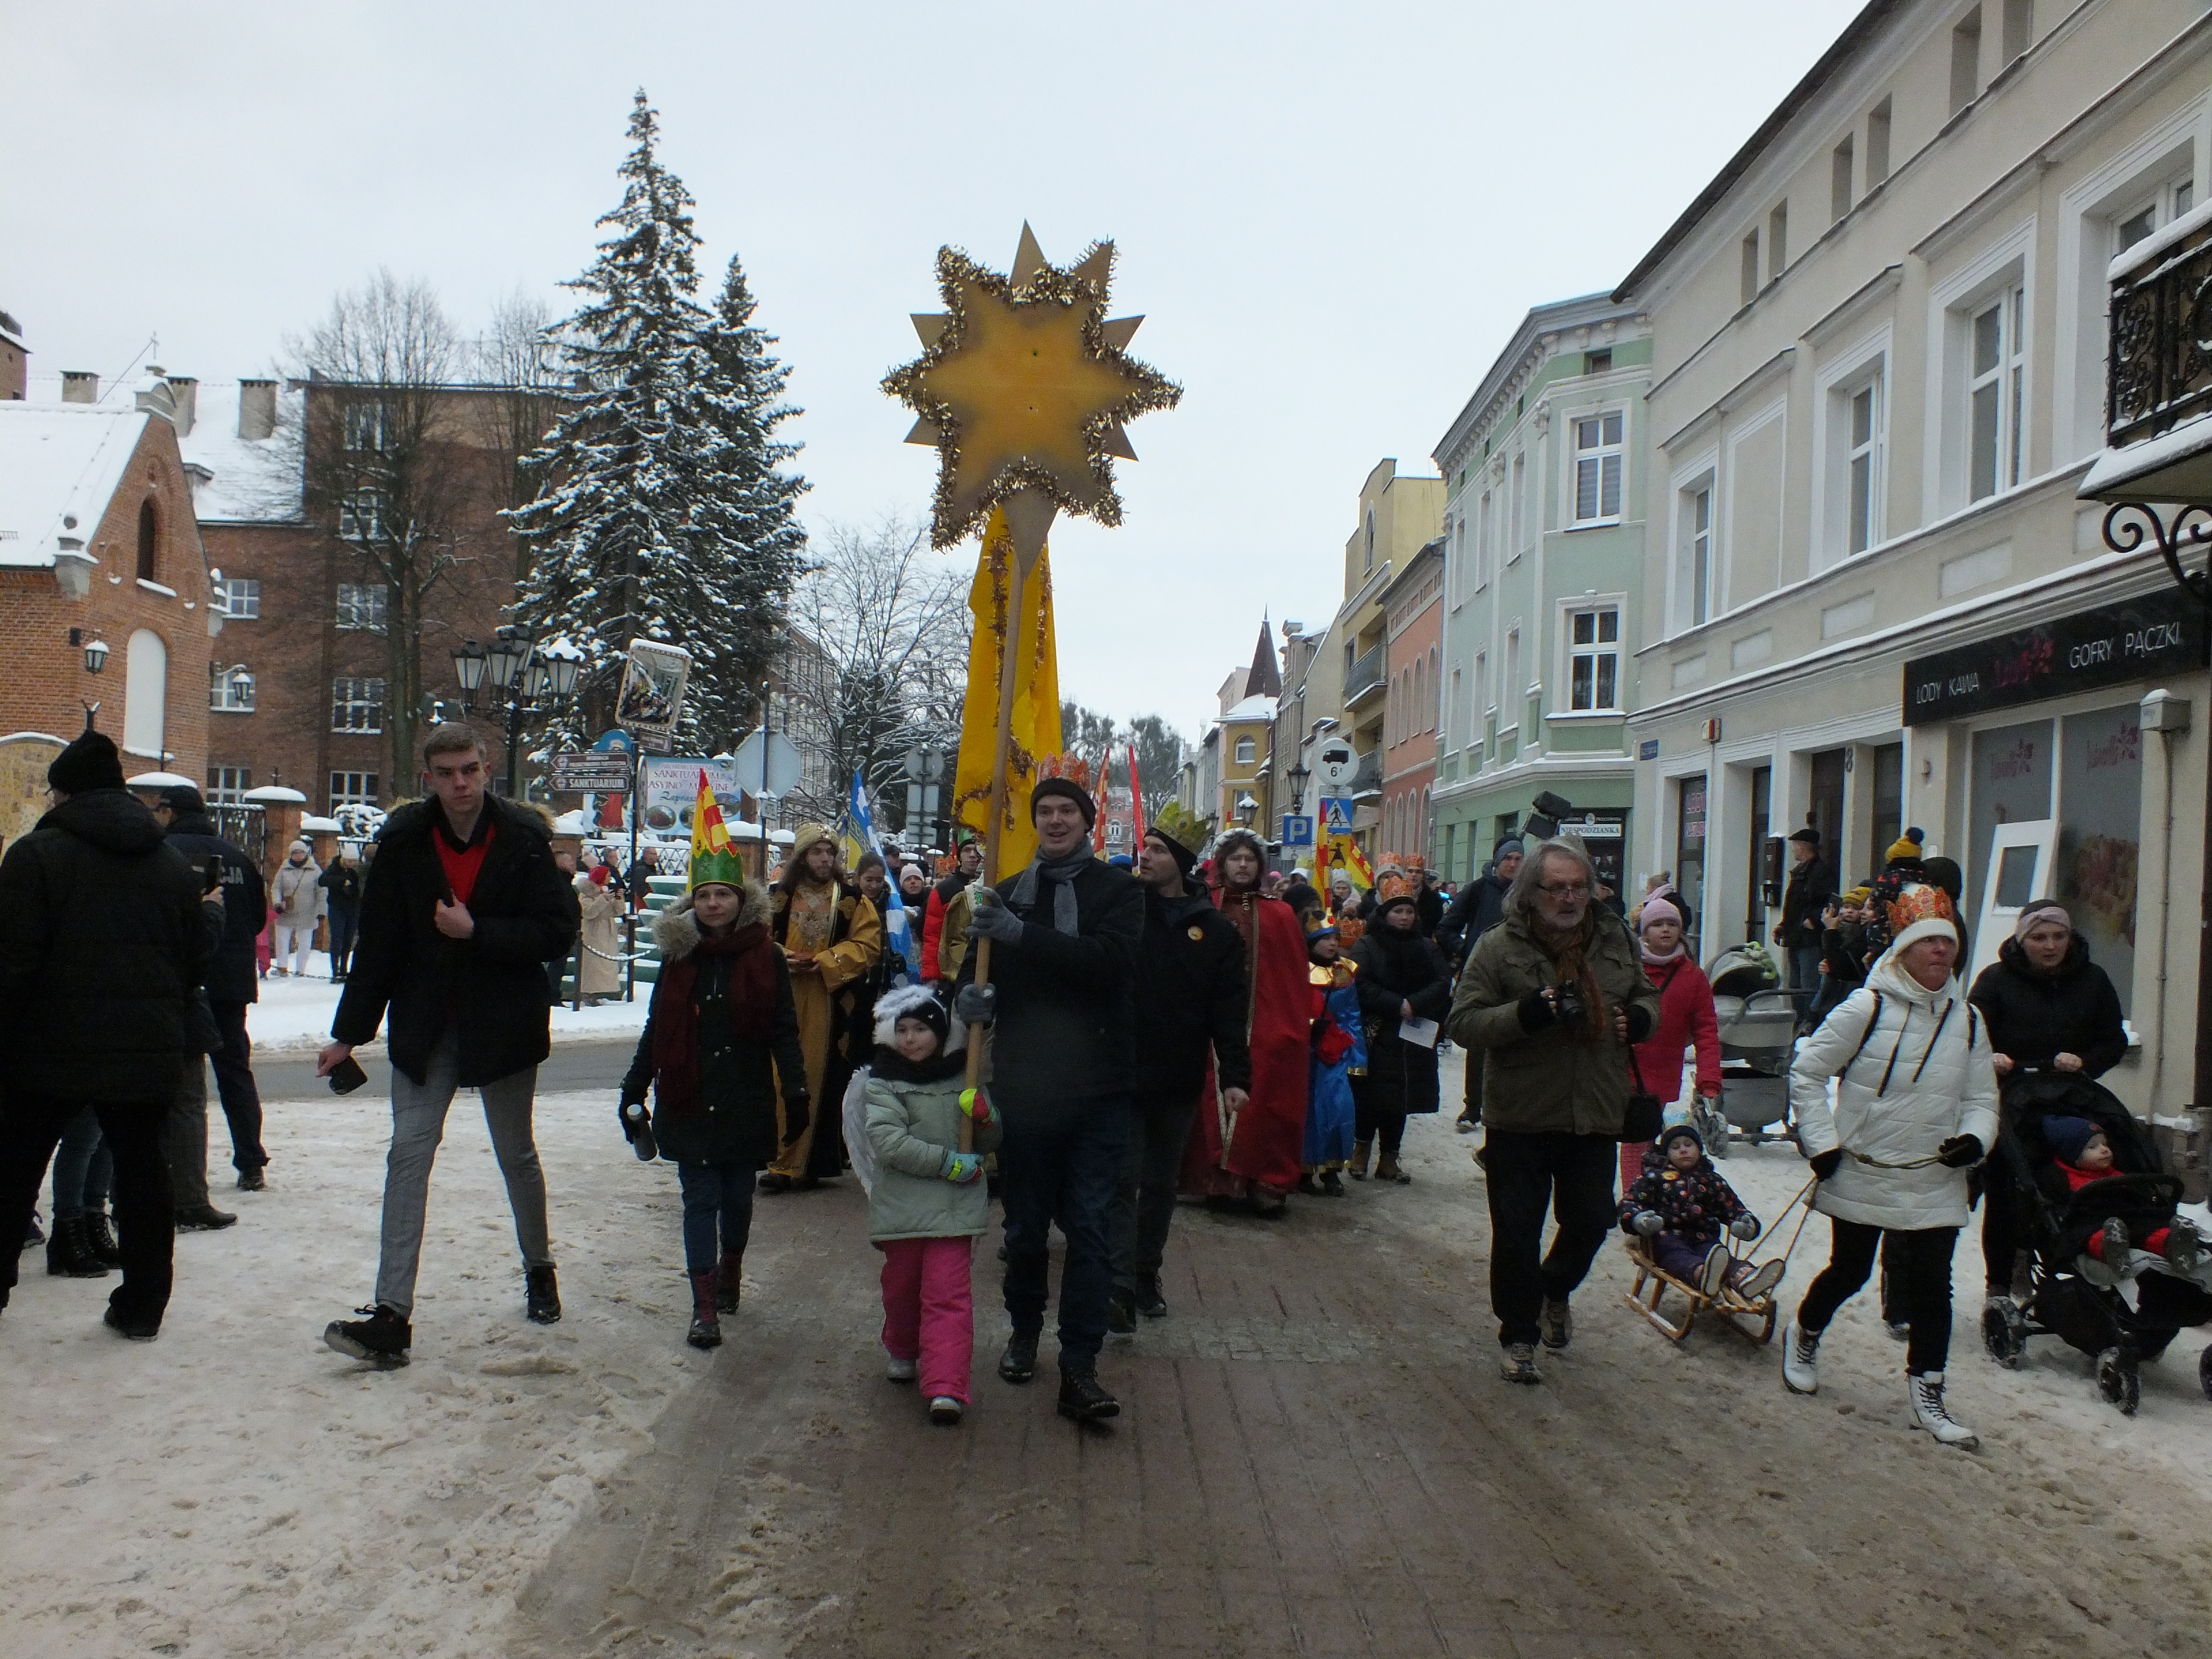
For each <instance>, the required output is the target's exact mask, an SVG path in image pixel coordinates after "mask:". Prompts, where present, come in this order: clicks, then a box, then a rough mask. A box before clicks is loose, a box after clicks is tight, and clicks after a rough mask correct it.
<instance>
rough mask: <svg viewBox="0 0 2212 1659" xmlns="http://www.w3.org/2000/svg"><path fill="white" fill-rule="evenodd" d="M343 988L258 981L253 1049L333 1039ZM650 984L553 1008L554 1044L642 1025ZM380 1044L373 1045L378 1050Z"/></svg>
mask: <svg viewBox="0 0 2212 1659" xmlns="http://www.w3.org/2000/svg"><path fill="white" fill-rule="evenodd" d="M344 989H345V987H343V985H333V984H331V981H329V980H328V979H327V978H323V977H320V976H318V975H309V976H308V977H307V978H306V979H277V978H274V977H271V978H268V979H264V980H263V981H261V1000H260V1001H258V1002H257V1003H255V1004H254V1005H253V1006H252V1007H251V1008H250V1009H248V1010H247V1011H246V1033H247V1035H248V1036H251V1037H252V1039H253V1047H254V1050H255V1052H256V1053H264V1052H265V1053H270V1054H282V1053H286V1052H292V1053H297V1052H300V1051H302V1050H308V1049H314V1048H321V1047H322V1046H323V1045H324V1044H325V1042H329V1041H330V1040H331V1014H332V1013H333V1012H335V1011H336V1010H337V1006H338V996H339V994H340V993H341V992H343V990H344ZM652 992H653V987H651V986H650V985H641V986H639V987H637V1000H636V1001H635V1002H603V1003H601V1004H600V1005H599V1006H598V1007H596V1008H574V1009H572V1008H570V1007H569V1006H568V1005H567V1004H566V1003H563V1004H562V1005H561V1006H559V1007H557V1008H556V1009H554V1011H553V1041H554V1042H575V1041H577V1040H579V1039H586V1040H588V1039H590V1038H593V1037H611V1036H620V1035H622V1034H623V1032H625V1031H628V1032H631V1033H635V1032H639V1031H642V1030H644V1029H645V1005H646V999H647V997H648V996H650V995H651V994H652ZM382 1046H383V1045H382V1043H381V1042H378V1043H376V1044H374V1045H372V1046H371V1049H370V1052H379V1051H380V1050H381V1048H382Z"/></svg>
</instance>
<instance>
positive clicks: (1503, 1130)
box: [1449, 840, 1680, 1383]
mask: <svg viewBox="0 0 2212 1659" xmlns="http://www.w3.org/2000/svg"><path fill="white" fill-rule="evenodd" d="M1596 888H1597V872H1595V869H1594V868H1593V867H1592V866H1591V864H1590V861H1589V855H1588V854H1585V853H1584V852H1583V849H1582V848H1581V846H1580V845H1579V843H1577V842H1573V841H1570V840H1554V841H1547V842H1541V843H1539V844H1538V845H1537V846H1536V847H1535V848H1533V849H1532V850H1531V851H1530V852H1529V854H1528V858H1527V859H1526V860H1524V861H1523V863H1522V866H1521V869H1520V871H1519V872H1518V873H1517V874H1516V876H1515V877H1514V878H1513V885H1512V886H1511V888H1510V889H1509V890H1508V891H1507V893H1506V896H1505V915H1504V920H1503V921H1500V922H1499V923H1498V926H1497V927H1493V928H1492V929H1491V930H1490V931H1489V932H1488V933H1486V934H1484V935H1483V936H1482V939H1481V940H1480V942H1479V943H1478V944H1477V945H1475V947H1474V951H1472V952H1471V953H1469V955H1468V959H1467V967H1466V969H1464V970H1463V971H1462V974H1461V975H1460V981H1459V990H1458V992H1457V994H1455V996H1454V997H1453V999H1452V1010H1451V1018H1450V1024H1449V1030H1450V1032H1451V1036H1452V1040H1453V1041H1454V1042H1457V1043H1459V1044H1460V1045H1461V1046H1462V1047H1463V1048H1466V1049H1467V1051H1468V1064H1469V1065H1474V1064H1476V1063H1477V1059H1476V1057H1477V1055H1478V1054H1479V1055H1480V1064H1481V1065H1482V1066H1483V1085H1482V1099H1483V1122H1484V1126H1485V1127H1486V1129H1487V1130H1488V1131H1489V1133H1488V1136H1487V1139H1486V1145H1485V1146H1484V1149H1483V1153H1482V1161H1483V1167H1484V1170H1485V1173H1486V1176H1487V1185H1488V1188H1489V1192H1490V1229H1491V1249H1490V1300H1491V1306H1492V1309H1493V1310H1495V1311H1496V1313H1497V1315H1498V1341H1499V1343H1500V1344H1501V1345H1502V1346H1504V1350H1505V1354H1504V1362H1503V1364H1502V1367H1501V1374H1502V1375H1503V1376H1504V1377H1505V1379H1506V1380H1507V1381H1508V1382H1510V1383H1537V1382H1541V1380H1542V1379H1541V1376H1540V1375H1539V1373H1538V1372H1537V1370H1536V1345H1537V1343H1538V1342H1539V1341H1540V1340H1541V1342H1542V1344H1543V1346H1545V1347H1546V1348H1548V1349H1550V1350H1552V1351H1553V1352H1558V1351H1559V1350H1560V1349H1563V1348H1565V1346H1567V1344H1568V1342H1569V1340H1571V1338H1572V1337H1573V1334H1574V1320H1573V1317H1572V1316H1571V1313H1570V1312H1569V1310H1568V1305H1567V1304H1568V1298H1569V1297H1571V1295H1572V1294H1573V1293H1574V1290H1575V1287H1576V1286H1577V1285H1580V1284H1581V1283H1582V1282H1583V1278H1584V1277H1585V1276H1586V1275H1587V1274H1588V1273H1589V1268H1590V1263H1591V1262H1592V1261H1595V1260H1596V1258H1597V1253H1598V1250H1599V1249H1600V1248H1601V1246H1602V1245H1603V1244H1604V1243H1605V1239H1606V1235H1607V1233H1608V1232H1610V1231H1612V1227H1613V1170H1614V1167H1615V1164H1616V1163H1617V1161H1618V1152H1617V1148H1618V1146H1619V1144H1620V1135H1621V1130H1622V1127H1623V1120H1624V1118H1625V1116H1626V1113H1627V1109H1628V1101H1629V1095H1630V1093H1631V1091H1632V1088H1633V1087H1634V1086H1635V1085H1633V1084H1632V1073H1631V1072H1630V1067H1629V1053H1628V1051H1629V1047H1630V1045H1631V1044H1633V1043H1636V1042H1642V1041H1643V1040H1644V1038H1645V1037H1647V1036H1650V1034H1651V1032H1652V1030H1653V1029H1654V1028H1655V1027H1656V1025H1657V1024H1658V1023H1659V994H1658V992H1657V990H1656V988H1655V987H1653V985H1652V983H1651V981H1650V979H1649V978H1647V977H1646V976H1645V975H1644V969H1643V967H1642V965H1641V963H1639V962H1638V957H1637V949H1636V943H1635V941H1634V939H1632V938H1631V937H1630V936H1629V932H1628V927H1627V924H1626V923H1625V922H1624V921H1621V920H1620V917H1618V916H1616V915H1613V913H1612V912H1611V911H1610V910H1607V909H1606V908H1604V907H1603V906H1602V905H1601V904H1599V903H1598V902H1596V899H1595V892H1596ZM1661 1081H1662V1086H1671V1085H1674V1084H1676V1083H1678V1082H1679V1081H1680V1079H1674V1078H1668V1079H1662V1080H1661ZM1547 1209H1550V1210H1552V1211H1553V1212H1554V1213H1555V1214H1556V1215H1557V1217H1558V1218H1559V1230H1558V1231H1557V1232H1556V1233H1555V1234H1554V1235H1553V1239H1552V1245H1551V1249H1550V1250H1549V1251H1548V1252H1547V1253H1544V1254H1542V1255H1541V1256H1540V1255H1539V1252H1540V1249H1541V1246H1542V1244H1543V1237H1544V1212H1545V1211H1546V1210H1547Z"/></svg>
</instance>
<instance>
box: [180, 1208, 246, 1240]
mask: <svg viewBox="0 0 2212 1659" xmlns="http://www.w3.org/2000/svg"><path fill="white" fill-rule="evenodd" d="M237 1222H238V1218H237V1217H236V1216H234V1215H233V1214H232V1213H231V1212H229V1211H228V1210H218V1209H216V1206H214V1205H212V1204H195V1205H193V1206H191V1208H189V1209H184V1210H179V1211H178V1212H177V1231H179V1232H180V1233H214V1232H221V1231H222V1230H223V1229H224V1228H225V1227H230V1226H234V1225H237Z"/></svg>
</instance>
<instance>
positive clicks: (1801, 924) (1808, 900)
mask: <svg viewBox="0 0 2212 1659" xmlns="http://www.w3.org/2000/svg"><path fill="white" fill-rule="evenodd" d="M1835 896H1836V878H1835V876H1834V874H1833V872H1831V871H1830V870H1829V868H1828V866H1827V862H1826V860H1824V859H1822V858H1821V857H1820V854H1817V853H1816V854H1814V855H1813V856H1812V857H1811V858H1809V859H1807V860H1805V861H1804V863H1802V864H1800V865H1797V866H1794V867H1793V868H1792V869H1791V870H1790V877H1789V880H1788V882H1787V883H1786V884H1784V887H1783V889H1782V945H1783V948H1784V950H1790V951H1811V950H1815V949H1817V948H1819V946H1820V913H1821V911H1823V910H1824V909H1826V908H1827V903H1828V901H1829V900H1830V899H1832V898H1833V897H1835Z"/></svg>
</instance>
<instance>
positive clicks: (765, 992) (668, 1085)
mask: <svg viewBox="0 0 2212 1659" xmlns="http://www.w3.org/2000/svg"><path fill="white" fill-rule="evenodd" d="M700 957H734V958H735V960H734V961H732V963H730V993H729V1000H728V1002H727V1004H726V1006H727V1007H728V1009H729V1011H730V1035H731V1036H732V1037H734V1038H735V1039H736V1040H737V1041H738V1042H767V1041H768V1039H769V1033H770V1032H771V1031H773V1030H775V1002H776V997H775V951H774V950H773V949H771V948H769V942H768V924H767V923H766V922H762V921H757V922H754V923H753V924H752V925H751V926H750V927H738V928H733V929H732V930H731V931H730V932H729V933H725V934H723V935H722V936H721V937H720V939H715V938H712V937H709V936H708V934H707V933H705V931H704V930H702V932H701V933H700V935H699V943H698V945H696V947H695V948H694V949H693V950H692V951H691V952H690V955H688V956H685V957H681V958H679V959H678V960H677V961H675V962H671V963H666V964H665V965H664V966H663V967H662V969H661V970H660V982H659V985H658V986H656V987H654V991H653V1001H654V1003H655V1005H656V1006H655V1008H654V1018H653V1090H654V1095H655V1100H656V1103H657V1105H658V1107H659V1109H660V1110H662V1111H665V1112H667V1113H668V1114H670V1115H671V1116H672V1117H691V1116H696V1115H697V1114H698V1113H699V1112H700V1111H701V1110H702V1106H701V1103H700V1100H699V1046H700V1045H699V1016H698V1009H697V1005H696V1002H695V1001H694V1000H693V999H694V997H695V996H696V993H697V990H698V986H699V958H700ZM664 1001H665V1003H666V1006H665V1007H662V1006H659V1004H661V1003H662V1002H664Z"/></svg>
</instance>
